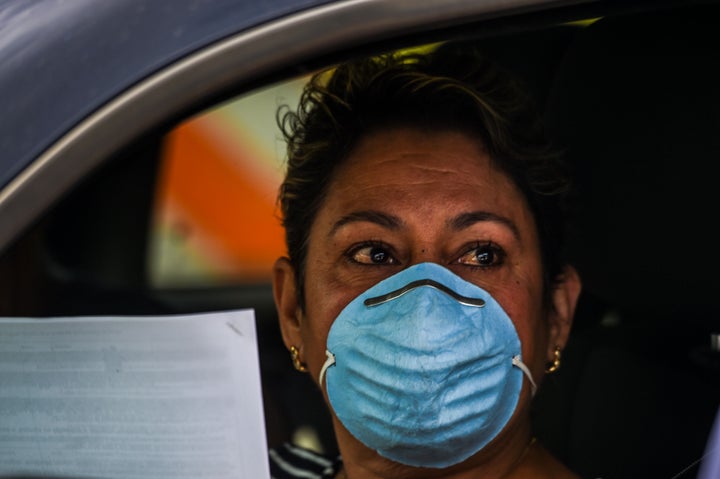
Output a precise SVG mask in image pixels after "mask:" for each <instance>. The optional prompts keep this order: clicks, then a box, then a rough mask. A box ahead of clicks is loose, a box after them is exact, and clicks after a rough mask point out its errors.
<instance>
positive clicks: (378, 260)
mask: <svg viewBox="0 0 720 479" xmlns="http://www.w3.org/2000/svg"><path fill="white" fill-rule="evenodd" d="M350 257H351V258H352V260H353V261H355V262H356V263H361V264H395V263H396V262H397V261H396V260H395V258H393V256H392V255H391V254H390V252H389V251H388V250H387V248H384V247H382V246H378V245H369V246H362V247H360V248H357V249H355V250H353V251H352V252H351V254H350Z"/></svg>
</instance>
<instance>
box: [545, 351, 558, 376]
mask: <svg viewBox="0 0 720 479" xmlns="http://www.w3.org/2000/svg"><path fill="white" fill-rule="evenodd" d="M559 368H560V346H555V357H554V358H553V360H552V362H551V363H550V362H549V363H548V364H547V366H546V367H545V374H551V373H554V372H555V371H557V370H558V369H559Z"/></svg>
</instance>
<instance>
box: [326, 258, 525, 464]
mask: <svg viewBox="0 0 720 479" xmlns="http://www.w3.org/2000/svg"><path fill="white" fill-rule="evenodd" d="M520 353H521V349H520V339H519V338H518V335H517V332H516V331H515V327H514V326H513V323H512V321H511V320H510V318H509V317H508V315H507V314H506V313H505V311H503V309H502V307H500V305H499V304H498V303H497V301H495V300H494V299H493V298H492V296H490V294H488V293H487V291H485V290H483V289H482V288H480V287H478V286H476V285H474V284H472V283H468V282H467V281H465V280H463V279H462V278H460V277H459V276H457V275H455V274H453V273H452V272H451V271H449V270H447V269H445V268H443V267H442V266H440V265H437V264H434V263H421V264H417V265H414V266H411V267H409V268H407V269H405V270H403V271H401V272H399V273H397V274H396V275H394V276H392V277H390V278H387V279H385V280H384V281H381V282H380V283H378V284H376V285H375V286H373V287H371V288H370V289H368V290H367V291H365V292H364V293H363V294H361V295H360V296H358V297H357V298H355V299H354V300H353V301H352V302H350V304H348V305H347V306H346V307H345V309H343V310H342V312H341V313H340V315H339V316H338V317H337V318H336V319H335V322H334V323H333V325H332V327H331V328H330V332H329V334H328V339H327V355H328V359H327V361H326V363H325V365H324V366H323V369H322V371H321V373H320V385H321V387H322V386H325V387H326V389H327V395H328V398H329V400H330V404H331V406H332V408H333V410H334V411H335V415H336V416H337V417H338V419H339V420H340V421H341V422H342V424H343V425H344V426H345V427H346V428H347V430H348V431H350V433H351V434H352V435H353V436H355V437H356V438H357V439H358V440H359V441H361V442H362V443H363V444H365V445H366V446H368V447H369V448H371V449H374V450H375V451H377V452H378V453H379V454H380V455H382V456H384V457H386V458H388V459H391V460H393V461H396V462H399V463H402V464H407V465H410V466H417V467H435V468H442V467H448V466H451V465H453V464H457V463H460V462H462V461H464V460H465V459H467V458H468V457H470V456H472V455H473V454H475V453H476V452H478V451H479V450H480V449H482V448H483V447H485V445H486V444H488V443H489V442H490V441H492V440H493V439H494V438H495V437H496V436H497V435H498V434H499V433H500V431H502V429H503V428H504V427H505V425H506V424H507V422H508V421H509V420H510V417H511V416H512V414H513V412H514V411H515V408H516V406H517V403H518V400H519V397H520V390H521V388H522V381H523V373H525V374H526V375H527V377H528V378H529V379H530V383H531V384H532V387H533V393H534V388H535V384H534V383H533V381H532V376H531V375H530V372H529V370H528V369H527V367H526V366H525V365H524V364H523V363H522V361H521V356H520ZM323 381H326V383H325V384H324V383H323Z"/></svg>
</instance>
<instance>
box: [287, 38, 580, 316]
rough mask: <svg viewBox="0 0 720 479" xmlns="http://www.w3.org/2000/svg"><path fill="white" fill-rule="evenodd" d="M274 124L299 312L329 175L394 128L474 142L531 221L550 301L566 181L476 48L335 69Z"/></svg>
mask: <svg viewBox="0 0 720 479" xmlns="http://www.w3.org/2000/svg"><path fill="white" fill-rule="evenodd" d="M278 123H279V125H280V128H281V130H282V131H283V134H284V136H285V140H286V141H287V155H288V163H287V173H286V176H285V180H284V182H283V183H282V185H281V187H280V191H279V196H278V202H279V204H280V209H281V212H282V222H283V226H284V228H285V239H286V243H287V248H288V256H289V258H290V261H291V262H292V264H293V267H294V268H295V275H296V281H297V285H298V301H299V304H300V307H301V308H304V304H305V303H304V272H305V260H306V255H307V247H308V244H307V243H308V236H309V232H310V228H311V226H312V224H313V222H314V220H315V217H316V215H317V212H318V209H319V208H320V206H321V205H322V202H323V200H324V198H325V196H326V193H327V190H328V186H329V184H330V183H331V182H332V180H333V177H334V174H335V172H336V171H337V167H338V166H339V165H341V164H342V163H343V162H344V161H345V159H346V158H348V156H349V155H350V153H351V152H352V151H353V148H354V147H355V145H357V144H358V142H359V140H360V139H362V138H363V137H364V136H366V135H368V134H371V133H372V132H374V131H377V130H380V129H385V128H388V127H394V126H398V127H412V128H419V129H425V130H429V131H458V132H462V133H465V134H467V135H469V136H470V137H471V138H476V139H478V140H479V142H480V143H482V145H483V146H484V148H485V149H486V151H487V152H488V154H489V156H490V157H491V161H493V163H494V164H495V165H496V166H497V167H498V168H500V169H501V170H502V171H503V172H505V173H506V174H507V175H509V176H510V178H511V179H512V180H513V181H514V182H515V183H516V185H517V186H518V187H519V189H520V190H521V191H522V193H523V194H524V196H525V197H526V199H527V201H528V204H529V205H530V208H531V210H532V212H533V215H534V217H535V220H536V223H537V225H538V233H539V238H540V247H541V251H542V262H543V271H544V284H545V293H546V299H548V296H547V295H549V294H550V292H551V287H552V285H553V281H555V280H556V279H557V277H558V275H559V274H561V272H562V267H563V262H562V258H561V254H560V253H561V251H562V241H561V239H562V236H563V233H564V231H563V227H564V225H563V221H564V220H563V218H564V214H563V208H562V205H563V203H562V200H563V197H564V194H565V193H566V191H567V190H568V187H569V180H568V176H567V174H566V171H565V169H564V165H563V163H562V162H561V161H560V156H559V155H557V154H555V152H553V151H552V149H551V148H550V145H549V144H548V142H547V141H546V138H545V135H544V133H543V129H542V126H541V123H540V121H539V117H538V115H537V113H536V111H535V108H534V102H533V101H532V100H531V98H530V97H529V95H528V94H527V93H526V92H525V91H524V89H523V88H521V86H520V84H519V82H518V81H517V80H516V79H515V78H513V77H512V76H511V75H509V74H508V73H507V72H506V71H504V70H502V69H500V68H498V67H496V66H494V65H492V64H491V63H490V61H489V60H488V59H487V58H486V57H485V56H483V54H482V53H481V52H480V51H479V49H477V48H474V47H473V46H471V45H467V44H444V45H442V46H440V47H438V48H436V49H434V50H432V51H431V52H430V53H426V54H418V53H407V52H406V53H403V52H394V53H388V54H383V55H379V56H375V57H369V58H363V59H359V60H355V61H350V62H347V63H343V64H341V65H339V66H337V67H335V68H332V69H329V70H326V71H322V72H319V73H317V74H315V75H313V76H312V78H311V79H310V81H309V82H308V84H307V85H306V86H305V88H304V90H303V93H302V96H301V98H300V104H299V106H298V109H297V110H296V111H291V110H289V109H288V108H287V107H282V108H281V109H280V110H279V111H278ZM547 304H550V303H547Z"/></svg>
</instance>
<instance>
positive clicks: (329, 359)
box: [318, 349, 532, 388]
mask: <svg viewBox="0 0 720 479" xmlns="http://www.w3.org/2000/svg"><path fill="white" fill-rule="evenodd" d="M325 356H327V359H326V360H325V363H324V364H323V367H322V369H320V377H319V379H318V381H319V382H320V387H321V388H322V387H323V379H325V371H327V368H329V367H330V366H332V365H334V364H335V355H334V354H333V353H331V352H330V351H328V350H327V349H326V350H325ZM531 381H532V379H531Z"/></svg>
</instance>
